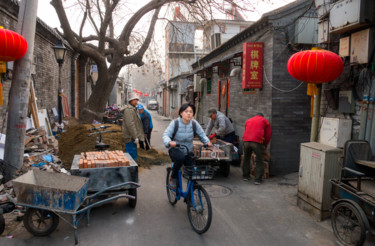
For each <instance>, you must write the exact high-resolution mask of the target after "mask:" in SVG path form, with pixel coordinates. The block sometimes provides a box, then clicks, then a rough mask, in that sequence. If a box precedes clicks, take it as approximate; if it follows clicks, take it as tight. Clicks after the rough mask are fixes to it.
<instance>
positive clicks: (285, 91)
mask: <svg viewBox="0 0 375 246" xmlns="http://www.w3.org/2000/svg"><path fill="white" fill-rule="evenodd" d="M263 72H264V78H265V79H266V82H267V83H268V84H269V85H270V86H271V87H272V88H274V89H275V90H278V91H281V92H284V93H287V92H292V91H295V90H297V89H298V88H299V87H300V86H301V85H302V84H303V82H301V83H300V84H299V85H297V87H295V88H293V89H291V90H283V89H279V88H277V87H276V86H274V85H273V84H272V83H271V82H270V81H269V80H268V78H267V74H266V70H265V69H264V70H263Z"/></svg>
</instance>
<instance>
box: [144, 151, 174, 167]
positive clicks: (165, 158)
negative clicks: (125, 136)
mask: <svg viewBox="0 0 375 246" xmlns="http://www.w3.org/2000/svg"><path fill="white" fill-rule="evenodd" d="M151 147H152V146H151ZM169 162H171V159H170V158H169V155H167V154H165V153H163V152H160V151H157V150H155V149H149V150H144V149H138V158H137V163H138V165H140V166H141V167H145V168H149V167H150V165H161V164H165V163H169Z"/></svg>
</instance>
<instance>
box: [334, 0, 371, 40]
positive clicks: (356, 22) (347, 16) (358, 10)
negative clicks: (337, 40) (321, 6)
mask: <svg viewBox="0 0 375 246" xmlns="http://www.w3.org/2000/svg"><path fill="white" fill-rule="evenodd" d="M374 11H375V1H374V0H341V1H337V2H335V3H333V4H332V5H331V11H330V14H329V23H330V29H329V30H330V32H332V33H344V32H347V31H350V30H355V29H358V28H360V27H363V26H368V25H370V24H372V23H373V22H374V21H375V14H374Z"/></svg>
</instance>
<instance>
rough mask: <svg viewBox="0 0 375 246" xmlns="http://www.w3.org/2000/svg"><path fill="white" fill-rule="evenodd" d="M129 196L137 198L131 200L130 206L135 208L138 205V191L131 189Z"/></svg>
mask: <svg viewBox="0 0 375 246" xmlns="http://www.w3.org/2000/svg"><path fill="white" fill-rule="evenodd" d="M129 195H131V196H135V199H129V206H130V207H131V208H135V206H136V205H137V189H129Z"/></svg>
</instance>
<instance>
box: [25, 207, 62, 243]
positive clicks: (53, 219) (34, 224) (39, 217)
mask: <svg viewBox="0 0 375 246" xmlns="http://www.w3.org/2000/svg"><path fill="white" fill-rule="evenodd" d="M23 224H24V225H25V228H26V230H28V231H29V232H30V233H31V234H33V235H34V236H37V237H44V236H48V235H49V234H51V233H52V232H53V231H54V230H55V229H56V228H57V226H58V224H59V217H58V216H57V215H56V214H55V213H54V212H52V211H48V210H42V209H36V208H28V209H27V211H26V213H25V215H24V217H23Z"/></svg>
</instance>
